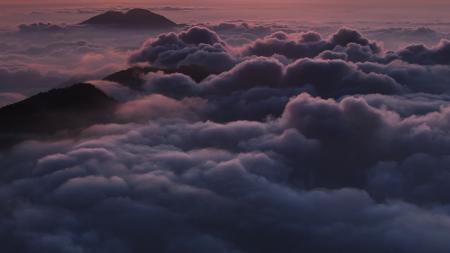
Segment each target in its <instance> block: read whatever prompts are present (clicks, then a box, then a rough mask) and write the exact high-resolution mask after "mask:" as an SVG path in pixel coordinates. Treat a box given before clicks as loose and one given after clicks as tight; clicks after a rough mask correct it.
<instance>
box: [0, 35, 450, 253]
mask: <svg viewBox="0 0 450 253" xmlns="http://www.w3.org/2000/svg"><path fill="white" fill-rule="evenodd" d="M220 29H222V30H223V29H225V30H228V31H229V30H230V29H231V30H233V29H246V30H248V29H256V28H254V27H246V26H243V27H235V26H223V27H215V28H211V29H208V28H205V27H192V28H189V29H187V30H186V31H180V32H173V33H167V34H162V35H160V36H158V37H156V38H153V39H150V40H149V41H147V42H146V43H145V44H144V45H143V46H142V47H141V48H140V49H138V50H136V51H135V52H134V53H133V54H132V55H131V57H130V58H129V62H130V63H133V64H140V65H142V64H144V65H146V66H147V65H149V66H147V68H148V67H151V68H152V70H151V71H142V72H139V67H136V69H135V70H136V72H133V75H132V77H133V78H137V79H139V80H138V81H139V82H138V83H139V85H140V87H139V88H138V89H137V88H134V89H131V88H128V87H127V86H125V85H123V84H121V83H120V81H117V82H114V81H112V80H109V81H104V80H103V81H98V80H97V81H91V82H90V83H92V85H94V86H95V87H97V88H98V89H99V90H101V91H103V92H104V93H105V94H106V95H108V96H110V97H111V98H114V99H115V100H117V101H118V102H119V105H118V106H117V108H116V109H115V110H114V111H112V112H111V115H108V116H110V120H109V121H108V122H107V123H98V124H94V125H92V126H90V127H87V128H85V129H82V130H81V131H80V132H79V133H78V134H76V135H68V134H62V135H61V137H60V138H51V139H46V138H44V139H43V138H28V139H27V140H26V141H23V142H21V143H18V144H17V145H15V146H14V147H12V148H11V149H9V150H7V151H2V152H1V153H0V167H1V168H3V169H2V170H1V172H0V181H1V184H0V203H1V204H0V238H1V239H0V242H1V244H2V246H1V247H2V249H3V250H4V251H5V252H9V251H14V252H30V251H32V252H37V253H38V252H46V253H48V252H50V253H51V252H120V253H122V252H193V253H194V252H195V253H201V252H205V253H206V252H224V253H244V252H246V253H253V252H255V253H256V252H258V253H259V252H317V253H326V252H336V251H343V252H368V253H371V252H374V253H375V252H405V253H406V252H408V253H410V252H415V253H422V252H424V253H425V252H436V253H440V252H442V253H444V252H449V250H450V243H449V240H448V234H449V233H450V209H449V202H450V196H449V195H448V192H449V190H450V189H449V185H450V171H449V168H450V156H449V155H450V154H449V152H448V150H450V135H449V131H450V124H449V118H450V104H449V101H450V94H449V92H450V88H449V87H450V83H449V82H450V81H449V76H450V75H449V74H450V65H449V63H448V61H447V60H446V59H447V58H448V45H449V44H448V41H445V40H444V41H442V42H441V43H440V44H438V45H436V46H434V47H427V46H424V45H422V46H407V47H405V48H403V49H399V50H396V51H390V52H389V51H387V50H385V49H383V47H382V46H381V44H380V43H378V42H374V41H371V40H369V39H367V38H365V37H364V36H363V35H362V34H361V33H360V32H358V31H355V30H351V29H348V28H343V29H340V30H338V31H337V32H336V33H334V34H332V35H331V36H329V37H327V38H323V37H322V36H321V35H319V34H317V33H315V32H303V33H285V32H276V33H274V34H271V35H267V36H265V34H264V35H263V34H260V35H261V38H259V39H256V40H252V42H250V43H247V44H245V45H243V46H239V47H233V46H232V45H231V44H229V43H227V42H226V40H224V39H222V37H221V36H220V35H219V34H218V33H217V32H215V31H214V30H216V31H219V30H220ZM241 32H242V31H241ZM263 36H264V37H263ZM199 68H200V69H202V70H203V71H204V72H206V73H207V74H208V76H207V77H206V78H204V79H202V80H196V79H195V78H193V76H194V74H192V73H194V72H195V71H193V69H195V70H198V69H199ZM180 69H183V71H179V70H180ZM186 69H189V71H186ZM178 72H181V73H178ZM127 73H128V72H127ZM182 73H184V74H182ZM125 74H126V73H125ZM125 74H124V75H125ZM5 96H8V97H11V98H14V97H15V96H13V94H6V95H5Z"/></svg>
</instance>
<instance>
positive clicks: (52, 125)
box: [0, 83, 118, 148]
mask: <svg viewBox="0 0 450 253" xmlns="http://www.w3.org/2000/svg"><path fill="white" fill-rule="evenodd" d="M117 104H118V103H117V102H116V101H115V100H114V99H112V98H110V97H108V96H107V95H106V94H104V93H103V92H102V91H100V90H98V89H97V88H95V87H94V86H93V85H90V84H84V83H81V84H75V85H73V86H70V87H68V88H62V89H53V90H50V91H48V92H43V93H39V94H37V95H35V96H32V97H30V98H27V99H25V100H23V101H20V102H18V103H15V104H12V105H8V106H5V107H3V108H0V121H1V122H2V123H1V124H0V148H5V147H8V146H10V145H12V144H14V143H17V142H18V141H21V140H22V139H25V137H26V136H30V135H31V136H34V135H39V137H42V136H49V135H53V134H55V133H57V132H58V131H63V130H76V129H82V128H84V127H87V126H89V125H92V124H95V123H104V122H108V121H109V120H110V119H111V117H112V114H113V112H114V109H115V107H116V106H117Z"/></svg>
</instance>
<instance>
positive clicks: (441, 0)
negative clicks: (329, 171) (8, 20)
mask: <svg viewBox="0 0 450 253" xmlns="http://www.w3.org/2000/svg"><path fill="white" fill-rule="evenodd" d="M133 3H136V4H155V5H159V4H165V5H228V6H229V5H230V4H239V5H242V4H244V5H246V4H255V3H257V4H258V7H264V6H268V5H280V4H281V5H283V4H289V5H303V4H319V5H321V4H326V5H341V4H347V5H348V4H350V5H358V6H361V5H379V6H391V5H395V6H407V5H409V6H410V5H415V6H419V7H429V6H431V5H449V4H450V3H449V1H448V0H364V1H361V0H340V1H336V0H278V1H275V0H227V1H223V0H184V1H182V0H134V1H124V0H78V1H73V0H0V4H32V5H39V4H51V5H61V4H76V5H79V4H133Z"/></svg>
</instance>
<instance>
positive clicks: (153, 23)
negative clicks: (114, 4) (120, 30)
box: [81, 9, 177, 29]
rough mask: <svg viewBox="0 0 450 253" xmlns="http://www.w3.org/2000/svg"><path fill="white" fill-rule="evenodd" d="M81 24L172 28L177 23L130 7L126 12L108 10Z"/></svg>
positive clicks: (147, 11)
mask: <svg viewBox="0 0 450 253" xmlns="http://www.w3.org/2000/svg"><path fill="white" fill-rule="evenodd" d="M81 24H84V25H108V26H115V27H127V28H152V29H164V28H173V27H176V26H177V24H176V23H175V22H173V21H171V20H169V19H168V18H166V17H164V16H161V15H158V14H156V13H153V12H151V11H149V10H145V9H131V10H129V11H128V12H125V13H123V12H119V11H108V12H105V13H102V14H100V15H97V16H94V17H92V18H90V19H88V20H86V21H84V22H82V23H81Z"/></svg>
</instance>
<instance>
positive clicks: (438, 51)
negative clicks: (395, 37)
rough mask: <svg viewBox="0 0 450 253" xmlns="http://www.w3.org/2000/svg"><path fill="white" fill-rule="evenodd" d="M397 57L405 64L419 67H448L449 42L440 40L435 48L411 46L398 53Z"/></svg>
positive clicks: (449, 56) (449, 61) (449, 59)
mask: <svg viewBox="0 0 450 253" xmlns="http://www.w3.org/2000/svg"><path fill="white" fill-rule="evenodd" d="M397 54H398V57H399V58H400V59H401V60H403V61H406V62H409V63H415V64H421V65H435V64H441V65H450V41H448V40H442V41H441V42H440V43H439V44H438V45H437V46H435V47H431V48H429V47H426V46H424V45H412V46H408V47H406V48H404V49H402V50H400V51H398V53H397Z"/></svg>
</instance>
